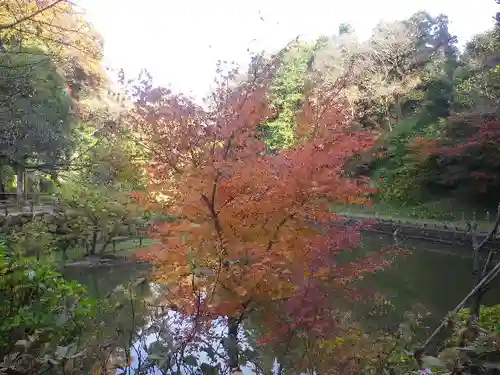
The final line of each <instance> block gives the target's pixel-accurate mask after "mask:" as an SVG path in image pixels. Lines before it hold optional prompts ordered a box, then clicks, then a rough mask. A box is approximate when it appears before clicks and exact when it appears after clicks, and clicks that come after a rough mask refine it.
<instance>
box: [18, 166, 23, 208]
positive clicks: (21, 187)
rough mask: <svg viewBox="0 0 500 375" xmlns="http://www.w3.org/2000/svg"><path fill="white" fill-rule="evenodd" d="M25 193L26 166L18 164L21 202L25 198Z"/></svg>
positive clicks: (19, 200) (19, 198)
mask: <svg viewBox="0 0 500 375" xmlns="http://www.w3.org/2000/svg"><path fill="white" fill-rule="evenodd" d="M23 194H24V167H23V166H22V165H18V166H17V201H18V202H21V201H22V200H23Z"/></svg>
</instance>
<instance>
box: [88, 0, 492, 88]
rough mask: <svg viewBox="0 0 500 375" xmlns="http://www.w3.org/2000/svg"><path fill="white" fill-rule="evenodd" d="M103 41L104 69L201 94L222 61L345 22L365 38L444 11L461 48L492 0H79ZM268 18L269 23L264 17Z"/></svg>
mask: <svg viewBox="0 0 500 375" xmlns="http://www.w3.org/2000/svg"><path fill="white" fill-rule="evenodd" d="M78 3H79V4H80V5H81V6H82V7H83V8H84V9H86V10H87V13H88V19H89V20H90V21H91V22H93V23H94V25H95V27H96V29H97V31H99V32H100V33H101V34H102V35H103V37H104V43H105V64H106V65H108V66H110V67H112V68H117V69H118V68H123V69H124V70H125V71H126V72H127V73H130V74H135V73H136V72H138V71H139V69H141V68H147V69H148V70H149V71H150V72H151V73H152V74H153V76H154V78H155V82H156V83H159V84H163V85H166V84H171V85H172V87H173V88H174V89H177V90H182V91H183V92H189V91H191V92H192V94H194V95H196V96H200V95H202V94H204V93H205V92H206V91H207V89H208V85H209V84H210V83H211V81H212V77H213V75H214V71H215V63H216V61H217V60H218V59H221V60H228V61H237V62H239V63H245V61H246V60H247V57H248V52H247V48H250V49H251V50H254V51H255V50H261V49H277V48H280V47H282V46H283V45H284V44H286V43H287V42H288V41H290V40H292V39H294V38H295V37H296V36H297V35H299V34H300V35H303V36H304V37H306V38H309V37H316V36H318V35H321V34H324V35H331V34H334V33H336V32H337V30H338V25H339V24H340V23H341V22H348V23H350V24H352V25H353V26H354V28H355V29H356V32H357V33H358V35H360V36H362V37H365V36H368V35H369V33H370V31H371V28H372V27H373V26H374V25H375V24H376V23H377V22H378V21H380V20H381V19H385V20H395V19H403V18H408V17H409V16H411V14H413V13H414V12H416V11H418V10H427V11H429V12H430V13H431V14H432V15H437V14H439V13H445V14H447V15H448V17H449V19H450V30H451V32H452V33H454V34H455V35H457V36H458V38H459V42H460V43H464V42H465V41H466V40H467V39H469V38H470V37H471V36H472V35H474V34H476V33H478V32H481V31H484V30H487V29H488V28H490V27H491V26H492V25H493V19H492V17H493V15H494V14H495V13H496V11H497V10H500V6H498V5H497V4H496V2H495V1H494V0H475V1H471V0H412V1H409V0H406V1H404V0H373V1H371V0H342V1H338V0H337V1H332V0H307V1H304V0H288V1H286V0H177V1H173V0H140V1H138V0H79V1H78ZM261 16H262V17H263V18H264V21H263V20H261V18H260V17H261Z"/></svg>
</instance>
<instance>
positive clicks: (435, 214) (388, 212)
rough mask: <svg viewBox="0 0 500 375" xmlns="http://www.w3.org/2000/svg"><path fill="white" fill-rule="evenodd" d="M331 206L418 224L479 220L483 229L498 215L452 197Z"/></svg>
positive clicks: (462, 223)
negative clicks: (412, 202)
mask: <svg viewBox="0 0 500 375" xmlns="http://www.w3.org/2000/svg"><path fill="white" fill-rule="evenodd" d="M331 210H332V211H333V212H336V213H338V214H340V215H346V216H348V215H353V216H358V217H366V218H380V219H392V220H405V221H409V222H412V223H415V224H430V225H432V224H449V225H457V226H461V227H465V226H466V225H467V222H470V221H476V222H477V223H478V226H479V228H481V229H487V228H489V227H490V226H491V223H492V221H493V220H494V219H495V216H496V212H495V211H487V210H475V209H471V208H470V207H464V206H463V205H461V204H460V202H456V201H452V200H443V201H436V202H431V203H426V204H422V205H419V206H403V205H401V206H396V205H390V204H387V203H378V202H377V203H374V204H373V205H372V206H371V207H366V206H357V205H351V206H341V205H332V206H331Z"/></svg>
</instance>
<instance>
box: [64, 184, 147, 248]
mask: <svg viewBox="0 0 500 375" xmlns="http://www.w3.org/2000/svg"><path fill="white" fill-rule="evenodd" d="M61 198H62V200H63V202H64V204H66V205H67V206H68V207H69V209H72V210H74V211H76V212H77V213H79V215H77V216H73V217H72V220H71V222H70V223H68V226H69V227H70V230H71V231H73V232H74V231H76V232H77V233H78V236H79V237H80V238H86V239H88V242H87V244H88V252H89V253H90V254H96V253H102V252H104V251H105V250H106V248H107V247H108V245H109V244H110V243H111V241H112V239H113V238H114V237H116V236H120V235H127V234H129V233H130V231H131V230H132V228H131V226H133V225H135V226H136V227H137V226H140V225H142V224H143V220H141V219H140V218H141V212H140V210H139V208H138V206H136V205H135V204H134V203H133V200H132V198H131V197H130V195H128V194H126V193H122V192H116V191H115V192H113V191H112V190H106V189H102V188H98V187H96V186H92V185H90V186H89V185H84V184H77V183H72V182H67V183H66V184H64V186H63V187H62V189H61ZM136 231H137V229H136Z"/></svg>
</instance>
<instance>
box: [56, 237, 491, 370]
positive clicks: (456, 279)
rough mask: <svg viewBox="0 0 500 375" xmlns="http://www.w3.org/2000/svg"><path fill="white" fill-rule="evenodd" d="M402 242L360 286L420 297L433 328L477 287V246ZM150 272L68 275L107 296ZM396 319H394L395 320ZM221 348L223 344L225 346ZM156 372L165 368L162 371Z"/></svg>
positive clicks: (400, 299)
mask: <svg viewBox="0 0 500 375" xmlns="http://www.w3.org/2000/svg"><path fill="white" fill-rule="evenodd" d="M385 245H394V239H393V238H392V237H387V236H378V235H372V234H370V235H368V234H366V235H364V236H363V248H364V250H368V251H369V250H372V249H380V248H381V247H383V246H385ZM399 246H400V247H401V248H404V249H408V250H410V251H411V254H410V255H407V256H404V257H398V258H397V260H396V261H395V263H394V264H393V265H392V266H391V267H390V268H389V269H387V270H385V271H381V272H378V273H377V274H375V275H370V276H368V277H366V278H365V279H364V280H362V281H361V282H360V287H367V288H369V289H371V290H377V291H379V292H381V293H383V294H384V295H386V296H388V297H389V298H390V299H391V301H392V303H393V305H394V306H395V310H396V311H398V312H400V313H402V312H404V311H407V310H409V309H411V308H412V307H413V306H414V305H415V304H417V303H419V304H421V305H423V306H424V307H425V308H426V309H427V310H428V311H429V312H430V313H431V315H430V318H429V320H428V321H427V322H426V323H427V324H428V325H429V327H430V328H433V327H435V326H436V325H437V324H438V323H439V321H440V320H441V319H442V318H443V317H444V315H445V314H446V313H447V312H448V311H449V310H451V309H453V308H454V307H455V306H456V305H457V304H458V303H459V302H460V301H461V300H462V299H463V297H464V296H465V295H466V294H467V293H468V292H469V291H470V289H471V287H472V283H473V280H472V275H471V265H472V259H471V251H470V249H467V248H460V247H453V246H449V245H442V244H436V243H430V242H422V241H413V240H402V241H400V242H399ZM145 272H146V273H147V269H146V268H145V267H144V266H137V267H134V266H131V265H122V266H107V267H96V268H79V267H71V268H67V269H66V270H65V272H64V274H65V277H67V278H71V279H75V280H78V281H79V282H81V283H82V284H84V285H86V286H87V287H88V288H89V292H90V294H92V295H93V296H94V297H98V298H102V297H104V296H106V295H107V294H108V293H109V292H110V291H112V290H113V288H115V287H116V286H117V285H119V284H127V283H128V282H129V281H130V280H131V279H134V278H136V277H137V276H138V275H140V274H141V273H145ZM499 287H500V282H498V281H497V282H496V283H495V285H493V286H492V288H490V291H491V290H493V291H495V290H498V289H496V288H499ZM141 293H143V294H142V297H140V298H144V299H148V298H151V295H156V296H158V295H161V291H159V290H157V289H155V287H154V286H153V287H151V286H150V285H149V284H148V285H147V286H146V287H145V288H144V289H143V290H142V292H141ZM499 302H500V298H499V295H498V293H494V292H489V293H487V294H486V295H485V297H484V300H483V303H484V304H487V305H489V304H494V303H499ZM149 313H150V312H148V311H147V309H143V310H140V309H137V310H136V311H135V314H136V315H140V314H144V315H147V314H149ZM162 319H164V321H168V323H166V324H168V325H170V326H172V325H175V324H176V322H175V319H176V318H175V316H174V315H173V314H172V313H171V312H167V313H166V314H163V315H162ZM139 320H140V322H139V323H138V322H135V323H134V325H133V328H132V327H129V328H128V329H130V330H136V331H137V330H142V332H145V328H144V327H145V326H148V327H149V328H148V329H150V330H151V332H153V331H155V330H156V331H155V332H153V333H155V334H158V327H156V328H153V327H152V326H153V325H152V324H151V318H149V317H147V316H142V317H140V319H139ZM393 323H394V321H392V324H393ZM141 324H143V326H141ZM113 325H115V326H116V327H113ZM126 325H127V323H126V319H123V320H122V321H120V318H119V317H116V316H114V317H113V318H112V319H110V320H109V327H107V328H106V329H110V330H113V329H116V328H117V327H118V326H120V327H121V328H120V329H122V330H123V326H126ZM214 329H215V330H216V331H217V330H219V332H220V330H221V328H220V327H219V328H218V327H217V324H215V325H214ZM153 333H149V335H150V336H151V335H152V334H153ZM161 333H162V332H160V334H161ZM146 336H147V335H146ZM150 336H147V337H146V341H147V342H146V344H147V345H149V344H151V342H152V341H154V340H152V339H151V338H150ZM143 344H144V343H143ZM147 345H146V346H147ZM219 349H220V350H222V347H220V348H219ZM219 349H217V350H219ZM212 354H213V353H212ZM203 355H206V354H203ZM183 372H184V371H183ZM254 372H255V371H254V370H252V369H251V367H248V366H247V367H246V368H245V371H244V373H248V374H251V373H254ZM132 373H134V372H132ZM150 373H158V374H160V373H161V372H150ZM201 373H203V372H201Z"/></svg>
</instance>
